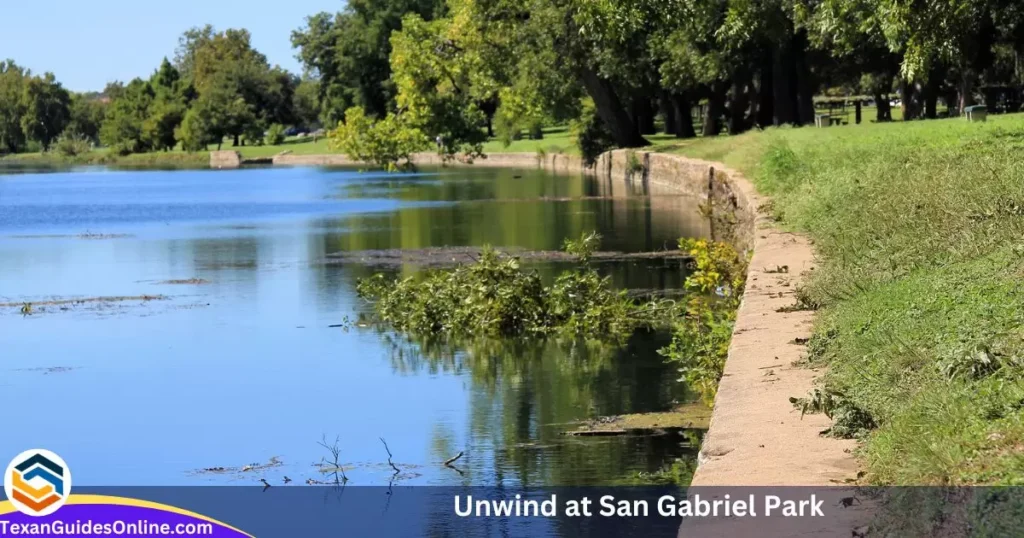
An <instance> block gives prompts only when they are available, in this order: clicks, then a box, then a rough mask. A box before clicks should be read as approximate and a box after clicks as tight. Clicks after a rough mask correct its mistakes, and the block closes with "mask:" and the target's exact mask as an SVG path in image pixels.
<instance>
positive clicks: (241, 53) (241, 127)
mask: <svg viewBox="0 0 1024 538" xmlns="http://www.w3.org/2000/svg"><path fill="white" fill-rule="evenodd" d="M250 41H251V39H250V35H249V32H248V31H247V30H244V29H242V30H238V29H228V30H225V31H223V32H216V31H214V30H213V28H211V27H204V28H196V29H193V30H190V31H188V32H186V33H185V35H184V36H183V37H182V40H181V42H182V45H181V47H179V53H178V60H177V62H178V63H179V64H180V65H181V66H182V69H187V71H184V70H183V71H182V72H183V73H186V72H187V73H188V78H189V80H190V81H191V83H192V87H193V88H194V89H195V91H196V92H197V93H198V98H197V100H198V101H203V100H205V101H204V106H207V107H209V106H213V105H214V103H216V104H217V105H219V106H222V107H223V110H220V111H217V112H216V113H213V112H212V111H209V112H210V113H209V114H208V116H209V117H210V121H209V122H204V124H206V125H208V126H209V128H210V129H212V130H213V131H215V132H220V133H223V135H222V136H230V137H232V138H233V139H234V145H236V146H237V145H239V144H242V143H244V142H245V141H246V140H249V141H255V140H262V138H263V136H262V132H263V129H264V128H265V126H267V125H270V124H272V123H289V124H290V123H293V122H294V119H295V117H294V110H293V99H294V90H295V86H296V85H297V84H298V79H297V78H295V77H294V76H292V75H290V74H289V73H288V72H287V71H285V70H283V69H280V68H279V67H273V68H271V66H270V64H269V63H268V62H267V58H266V56H264V55H263V54H261V53H260V52H259V51H257V50H256V49H254V48H252V45H251V42H250ZM257 134H259V136H256V135H257ZM246 135H248V136H246Z"/></svg>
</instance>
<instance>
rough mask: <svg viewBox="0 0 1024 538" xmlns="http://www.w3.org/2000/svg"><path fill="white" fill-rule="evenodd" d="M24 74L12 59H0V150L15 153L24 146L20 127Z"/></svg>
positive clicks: (23, 133) (22, 132) (23, 134)
mask: <svg viewBox="0 0 1024 538" xmlns="http://www.w3.org/2000/svg"><path fill="white" fill-rule="evenodd" d="M26 75H27V73H26V72H25V70H24V69H22V68H21V67H19V66H18V65H17V64H15V63H14V60H7V61H0V151H5V152H9V153H15V152H18V151H21V150H22V149H24V147H25V131H23V130H22V128H21V118H22V116H24V115H25V105H24V102H23V101H22V98H21V96H22V93H23V88H24V86H25V77H26Z"/></svg>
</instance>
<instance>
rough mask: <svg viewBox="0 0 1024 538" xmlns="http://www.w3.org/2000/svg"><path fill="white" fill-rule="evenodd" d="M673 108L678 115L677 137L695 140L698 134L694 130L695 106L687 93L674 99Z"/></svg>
mask: <svg viewBox="0 0 1024 538" xmlns="http://www.w3.org/2000/svg"><path fill="white" fill-rule="evenodd" d="M672 108H673V111H674V112H675V115H676V133H675V135H676V137H678V138H693V137H695V136H697V132H696V131H694V129H693V112H692V108H693V106H692V105H691V103H690V98H689V97H688V96H687V95H686V94H685V93H678V94H676V95H674V96H673V97H672Z"/></svg>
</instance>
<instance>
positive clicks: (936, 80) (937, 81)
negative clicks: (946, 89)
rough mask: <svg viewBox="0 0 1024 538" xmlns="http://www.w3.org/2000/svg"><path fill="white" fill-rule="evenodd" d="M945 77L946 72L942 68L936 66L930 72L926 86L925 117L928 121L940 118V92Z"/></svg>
mask: <svg viewBox="0 0 1024 538" xmlns="http://www.w3.org/2000/svg"><path fill="white" fill-rule="evenodd" d="M945 77H946V70H945V69H943V68H942V67H940V66H935V67H933V68H932V69H930V70H929V71H928V83H927V84H925V86H924V117H926V118H928V119H935V118H937V117H939V112H938V103H939V90H940V89H941V87H942V80H943V79H944V78H945Z"/></svg>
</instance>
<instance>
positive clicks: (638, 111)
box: [632, 95, 658, 135]
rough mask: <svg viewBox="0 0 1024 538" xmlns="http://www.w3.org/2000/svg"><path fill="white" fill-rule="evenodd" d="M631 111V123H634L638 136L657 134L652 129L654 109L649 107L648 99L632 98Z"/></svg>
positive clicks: (641, 96)
mask: <svg viewBox="0 0 1024 538" xmlns="http://www.w3.org/2000/svg"><path fill="white" fill-rule="evenodd" d="M632 109H633V122H634V123H636V126H637V129H639V130H640V134H642V135H647V134H656V133H657V132H658V131H657V129H655V128H654V107H653V106H651V100H650V99H648V98H647V97H646V96H643V95H637V96H634V97H633V106H632Z"/></svg>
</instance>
